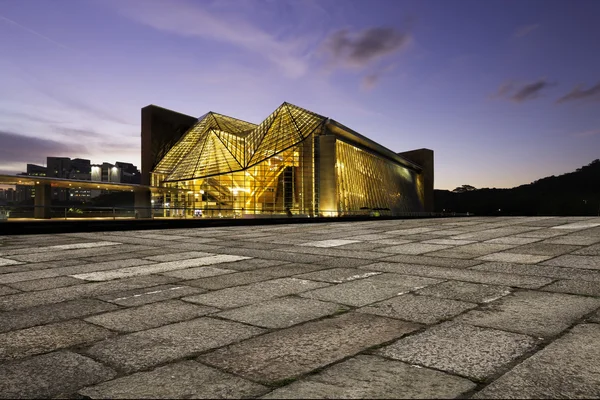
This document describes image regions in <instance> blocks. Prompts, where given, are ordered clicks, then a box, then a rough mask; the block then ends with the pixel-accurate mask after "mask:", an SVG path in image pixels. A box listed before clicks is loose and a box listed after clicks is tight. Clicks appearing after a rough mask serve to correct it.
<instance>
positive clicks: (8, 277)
mask: <svg viewBox="0 0 600 400" xmlns="http://www.w3.org/2000/svg"><path fill="white" fill-rule="evenodd" d="M151 263H152V262H151V261H148V260H141V259H137V258H128V259H124V260H118V261H109V262H99V263H78V264H75V265H70V266H66V267H65V266H59V267H57V268H46V269H43V270H39V271H23V272H15V273H8V274H2V275H0V283H4V284H9V283H15V282H23V281H32V280H37V279H42V278H55V277H58V276H66V275H72V274H79V273H85V272H89V271H106V270H110V269H119V268H126V267H132V266H138V265H145V264H151Z"/></svg>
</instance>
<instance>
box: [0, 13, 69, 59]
mask: <svg viewBox="0 0 600 400" xmlns="http://www.w3.org/2000/svg"><path fill="white" fill-rule="evenodd" d="M0 20H2V21H5V22H8V23H9V24H10V25H12V26H16V27H17V28H19V29H21V30H24V31H26V32H29V33H31V34H32V35H35V36H37V37H39V38H41V39H43V40H45V41H46V42H49V43H52V44H53V45H55V46H58V47H61V48H63V49H66V50H71V51H75V50H73V49H72V48H70V47H68V46H65V45H64V44H62V43H59V42H57V41H56V40H54V39H51V38H49V37H48V36H45V35H42V34H41V33H39V32H37V31H34V30H33V29H31V28H28V27H26V26H24V25H21V24H19V23H18V22H16V21H13V20H12V19H9V18H6V17H5V16H2V15H0Z"/></svg>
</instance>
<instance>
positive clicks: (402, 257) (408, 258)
mask: <svg viewBox="0 0 600 400" xmlns="http://www.w3.org/2000/svg"><path fill="white" fill-rule="evenodd" d="M377 261H391V262H397V263H405V264H422V265H431V266H436V267H453V268H468V267H472V266H474V265H477V264H481V263H482V262H483V261H479V260H453V259H448V258H442V257H430V256H415V255H408V254H398V255H395V256H391V257H385V258H382V259H380V260H377Z"/></svg>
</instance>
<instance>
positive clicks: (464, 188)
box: [453, 185, 477, 193]
mask: <svg viewBox="0 0 600 400" xmlns="http://www.w3.org/2000/svg"><path fill="white" fill-rule="evenodd" d="M473 190H477V188H476V187H474V186H471V185H462V186H459V187H457V188H456V189H454V190H453V192H454V193H464V192H472V191H473Z"/></svg>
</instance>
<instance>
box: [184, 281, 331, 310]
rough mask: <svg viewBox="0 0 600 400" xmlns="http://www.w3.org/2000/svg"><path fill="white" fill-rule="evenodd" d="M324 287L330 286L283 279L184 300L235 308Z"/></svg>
mask: <svg viewBox="0 0 600 400" xmlns="http://www.w3.org/2000/svg"><path fill="white" fill-rule="evenodd" d="M324 286H328V285H327V284H326V283H323V282H314V281H309V280H306V279H296V278H281V279H274V280H270V281H265V282H258V283H252V284H250V285H246V286H238V287H235V288H227V289H222V290H217V291H214V292H210V293H205V294H200V295H197V296H189V297H184V298H183V300H185V301H189V302H193V303H198V304H205V305H208V306H212V307H217V308H235V307H241V306H245V305H248V304H253V303H258V302H261V301H264V300H269V299H272V298H274V297H282V296H287V295H290V294H295V293H301V292H305V291H307V290H311V289H315V288H321V287H324Z"/></svg>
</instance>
